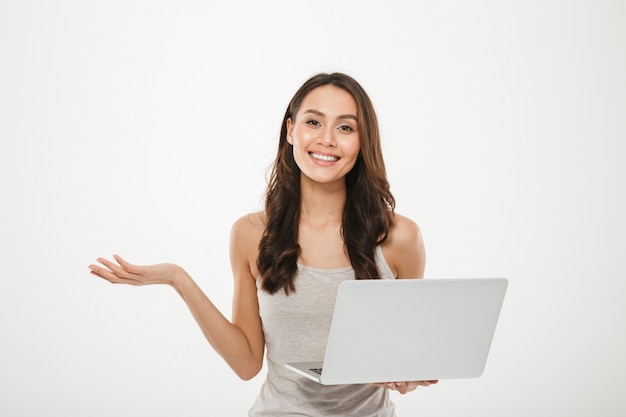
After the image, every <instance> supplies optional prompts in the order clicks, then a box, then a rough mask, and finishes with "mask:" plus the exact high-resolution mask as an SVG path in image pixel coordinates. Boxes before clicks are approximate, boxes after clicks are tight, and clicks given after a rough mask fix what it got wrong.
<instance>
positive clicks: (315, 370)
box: [309, 368, 322, 375]
mask: <svg viewBox="0 0 626 417" xmlns="http://www.w3.org/2000/svg"><path fill="white" fill-rule="evenodd" d="M309 371H313V372H315V373H316V374H318V375H322V368H311V369H309Z"/></svg>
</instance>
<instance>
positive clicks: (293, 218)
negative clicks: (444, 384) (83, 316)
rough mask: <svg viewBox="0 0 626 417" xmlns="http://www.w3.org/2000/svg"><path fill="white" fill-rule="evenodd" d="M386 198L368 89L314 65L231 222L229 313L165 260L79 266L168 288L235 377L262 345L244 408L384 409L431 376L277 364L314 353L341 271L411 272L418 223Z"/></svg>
mask: <svg viewBox="0 0 626 417" xmlns="http://www.w3.org/2000/svg"><path fill="white" fill-rule="evenodd" d="M394 207H395V201H394V199H393V196H392V195H391V193H390V191H389V184H388V182H387V179H386V172H385V165H384V162H383V158H382V152H381V146H380V138H379V131H378V125H377V119H376V114H375V112H374V108H373V106H372V104H371V102H370V99H369V98H368V96H367V94H366V92H365V91H364V90H363V88H362V87H361V86H360V85H359V84H358V83H357V82H356V81H355V80H354V79H352V78H351V77H349V76H347V75H345V74H340V73H333V74H318V75H316V76H314V77H312V78H310V79H309V80H308V81H306V82H305V83H304V84H303V85H302V87H300V89H299V90H298V91H297V92H296V94H295V95H294V97H293V98H292V100H291V102H290V103H289V106H288V108H287V111H286V113H285V117H284V119H283V123H282V126H281V133H280V141H279V145H278V154H277V157H276V160H275V163H274V167H273V171H272V175H271V178H270V182H269V185H268V190H267V194H266V201H265V210H264V211H262V212H257V213H253V214H249V215H246V216H244V217H242V218H240V219H239V220H237V221H236V222H235V224H234V225H233V227H232V233H231V245H230V257H231V264H232V270H233V275H234V297H233V311H232V321H229V320H228V319H226V318H225V317H224V316H223V315H222V314H221V313H220V312H219V311H218V310H217V308H216V307H215V306H214V305H213V304H212V303H211V301H210V300H209V299H208V298H207V297H206V295H205V294H204V293H203V292H202V290H201V289H200V288H199V287H198V286H197V285H196V283H195V282H194V281H193V279H192V278H191V277H190V276H189V275H188V274H187V273H186V272H185V271H184V270H183V269H182V268H181V267H179V266H177V265H172V264H160V265H152V266H135V265H132V264H130V263H128V262H126V261H125V260H123V259H121V258H120V257H119V256H115V257H114V258H115V261H116V262H117V263H116V262H111V261H109V260H106V259H102V258H100V259H98V262H99V263H100V264H101V266H100V265H90V266H89V268H90V270H91V273H92V274H94V275H97V276H99V277H102V278H104V279H106V280H108V281H110V282H113V283H126V284H131V285H146V284H168V285H171V286H172V287H174V288H175V289H176V291H177V292H178V293H179V294H180V296H181V297H182V298H183V299H184V300H185V302H186V303H187V305H188V307H189V309H190V311H191V313H192V314H193V316H194V318H195V319H196V321H197V322H198V324H199V325H200V328H201V329H202V332H203V333H204V335H205V337H206V338H207V340H208V341H209V343H210V344H211V345H212V346H213V348H214V349H215V350H216V351H217V352H218V353H219V354H220V355H221V356H222V357H223V358H224V360H225V361H226V362H227V363H228V364H229V365H230V367H231V368H232V369H233V370H234V371H235V372H236V373H237V375H238V376H239V377H241V378H242V379H245V380H247V379H250V378H252V377H254V376H255V375H257V374H258V372H259V371H260V370H261V367H262V364H263V355H264V353H265V349H266V347H267V363H268V373H267V378H266V381H265V382H264V384H263V386H262V388H261V393H260V394H259V396H258V398H257V401H256V403H255V404H254V405H253V407H252V409H251V410H250V415H251V416H266V415H267V416H280V415H294V414H297V415H319V416H322V415H344V416H345V415H355V416H393V415H394V405H393V403H392V402H391V401H390V399H389V394H388V390H390V389H392V390H397V391H399V392H400V393H402V394H404V393H406V392H408V391H412V390H414V389H415V388H416V387H417V386H419V385H423V386H427V385H430V384H431V383H435V382H436V381H411V382H390V383H384V384H372V385H343V386H323V385H319V384H317V383H315V382H312V381H310V380H308V379H306V378H304V377H300V376H298V375H297V374H295V373H293V372H291V371H289V370H287V369H285V367H284V364H285V363H286V362H289V361H297V360H300V359H301V358H308V357H313V358H316V357H317V358H318V359H320V360H321V359H323V356H324V347H325V345H326V339H327V336H328V330H329V326H330V319H331V316H332V311H333V306H334V305H333V303H334V300H335V297H336V292H337V288H338V285H339V284H340V283H341V282H342V281H344V280H348V279H355V278H357V279H378V278H381V279H396V278H421V277H422V276H423V273H424V265H425V253H424V245H423V242H422V237H421V234H420V230H419V228H418V226H417V225H416V224H415V223H414V222H413V221H411V220H409V219H408V218H406V217H403V216H401V215H399V214H397V213H395V212H394ZM381 314H387V313H386V312H381ZM390 319H391V320H392V319H393V316H392V315H390ZM392 349H393V346H390V350H392Z"/></svg>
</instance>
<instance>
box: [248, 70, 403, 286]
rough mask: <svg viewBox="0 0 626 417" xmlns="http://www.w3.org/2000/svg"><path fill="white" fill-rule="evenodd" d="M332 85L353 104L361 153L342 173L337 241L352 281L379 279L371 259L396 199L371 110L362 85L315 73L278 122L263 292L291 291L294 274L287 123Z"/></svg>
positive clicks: (294, 171)
mask: <svg viewBox="0 0 626 417" xmlns="http://www.w3.org/2000/svg"><path fill="white" fill-rule="evenodd" d="M324 85H333V86H336V87H339V88H342V89H343V90H345V91H347V92H348V93H349V94H350V95H352V97H353V98H354V100H355V101H356V104H357V109H358V110H357V112H358V114H357V118H358V124H359V125H358V130H359V133H360V140H361V149H360V151H359V156H358V158H357V161H356V164H355V165H354V167H353V168H352V170H351V171H350V172H349V173H348V174H347V175H346V177H345V181H346V203H345V206H344V209H343V218H342V230H341V233H342V237H343V240H344V243H345V247H346V250H347V253H348V257H349V258H350V263H351V264H352V268H353V269H354V272H355V275H356V278H357V279H376V278H380V272H379V271H378V268H377V266H376V262H375V259H374V255H375V250H376V246H377V245H380V244H381V243H383V242H384V241H385V240H386V239H387V236H388V234H389V230H390V229H391V227H392V224H393V214H394V209H395V200H394V198H393V196H392V195H391V192H390V190H389V183H388V181H387V173H386V170H385V164H384V161H383V156H382V149H381V145H380V134H379V130H378V120H377V118H376V113H375V111H374V107H373V105H372V103H371V101H370V99H369V97H368V95H367V93H366V92H365V90H364V89H363V87H361V85H360V84H359V83H358V82H357V81H356V80H354V79H353V78H351V77H349V76H348V75H345V74H342V73H332V74H325V73H322V74H317V75H315V76H313V77H311V78H310V79H309V80H307V81H306V82H305V83H304V84H303V85H302V86H301V87H300V89H299V90H298V91H297V92H296V94H295V95H294V96H293V98H292V99H291V102H290V103H289V106H288V107H287V111H286V112H285V117H284V118H283V122H282V126H281V130H280V139H279V143H278V153H277V155H276V160H275V161H274V165H273V168H272V173H271V176H270V179H269V183H268V187H267V192H266V195H265V216H266V224H265V231H264V233H263V236H262V237H261V241H260V243H259V257H258V258H257V267H258V268H259V272H260V274H261V282H262V288H263V289H264V290H265V291H267V292H269V293H270V294H274V293H276V292H277V291H279V290H280V289H283V290H284V291H285V293H286V294H289V293H290V292H291V291H295V284H294V276H295V273H296V271H297V261H298V255H299V252H300V245H299V244H298V223H299V219H300V168H298V165H297V164H296V162H295V160H294V158H293V147H292V145H290V144H289V142H288V141H287V120H288V119H292V121H294V120H295V117H296V114H297V113H298V110H299V108H300V105H301V104H302V101H303V100H304V98H305V97H306V95H307V94H308V93H309V92H311V91H312V90H314V89H315V88H318V87H321V86H324Z"/></svg>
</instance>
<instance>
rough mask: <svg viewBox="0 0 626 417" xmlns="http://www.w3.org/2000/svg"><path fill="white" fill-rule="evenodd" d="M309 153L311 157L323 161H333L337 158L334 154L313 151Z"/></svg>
mask: <svg viewBox="0 0 626 417" xmlns="http://www.w3.org/2000/svg"><path fill="white" fill-rule="evenodd" d="M309 155H310V156H311V158H314V159H317V160H319V161H324V162H335V161H338V160H339V158H338V157H336V156H331V155H320V154H318V153H315V152H309Z"/></svg>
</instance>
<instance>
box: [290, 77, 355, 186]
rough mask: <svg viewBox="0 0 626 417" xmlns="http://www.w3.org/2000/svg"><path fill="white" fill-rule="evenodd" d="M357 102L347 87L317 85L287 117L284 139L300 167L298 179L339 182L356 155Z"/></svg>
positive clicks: (348, 169) (352, 165) (350, 167)
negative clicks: (294, 111)
mask: <svg viewBox="0 0 626 417" xmlns="http://www.w3.org/2000/svg"><path fill="white" fill-rule="evenodd" d="M357 113H358V112H357V105H356V102H355V100H354V98H353V97H352V96H351V95H350V93H348V92H347V91H345V90H343V89H341V88H339V87H335V86H333V85H325V86H321V87H318V88H316V89H314V90H312V91H311V92H309V93H308V94H307V95H306V96H305V97H304V100H303V101H302V104H301V105H300V109H299V110H298V113H297V114H296V117H295V119H294V120H292V119H289V120H287V140H288V141H289V143H290V144H291V145H293V156H294V159H295V161H296V163H297V164H298V167H299V168H300V171H301V181H302V180H303V181H313V182H316V183H321V184H330V183H341V184H343V180H344V177H345V176H346V174H347V173H348V172H350V170H351V169H352V167H354V164H355V163H356V160H357V157H358V156H359V150H360V146H361V141H360V137H359V131H358V120H357Z"/></svg>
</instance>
